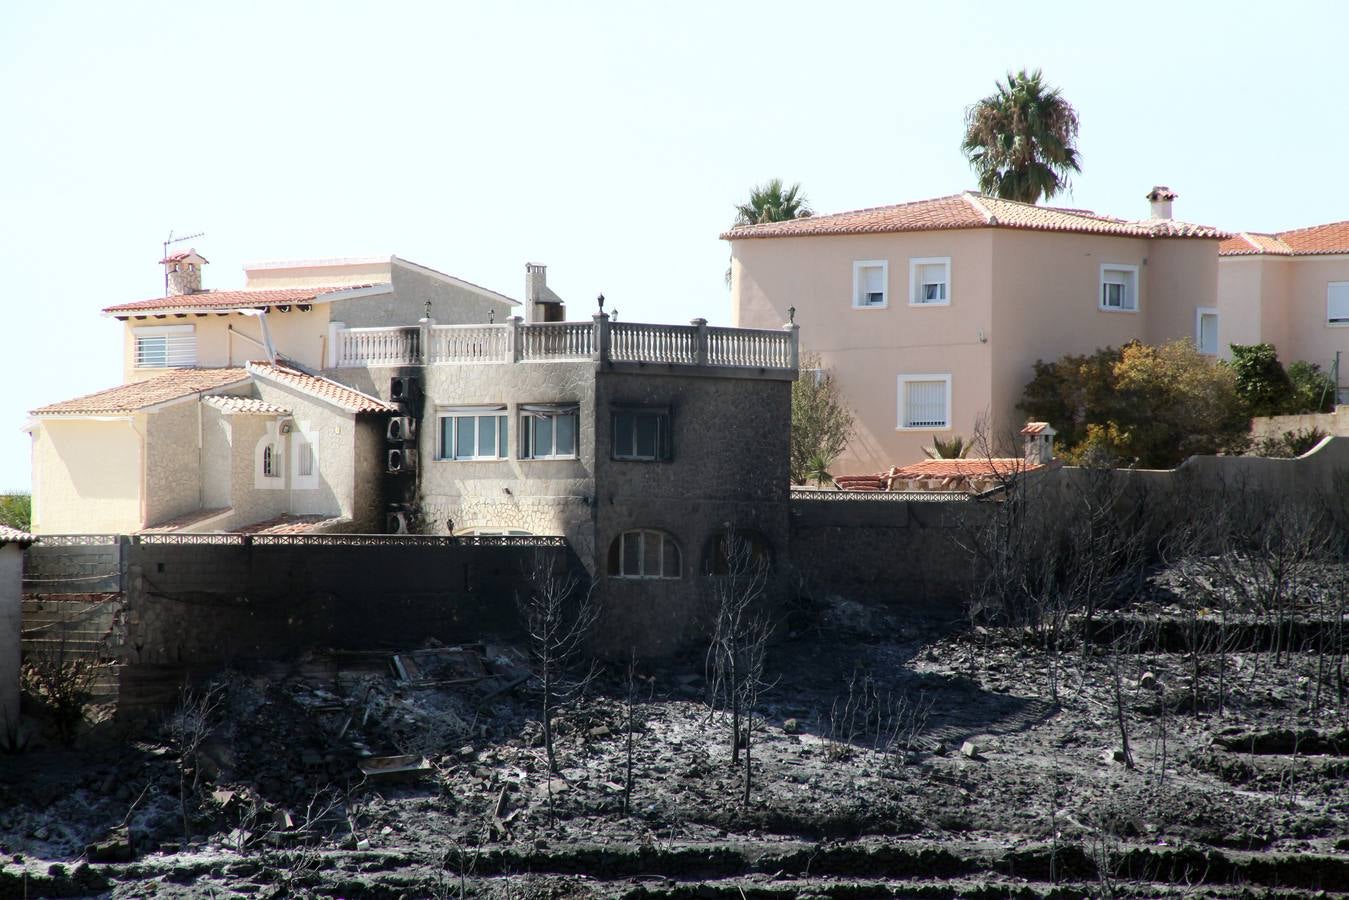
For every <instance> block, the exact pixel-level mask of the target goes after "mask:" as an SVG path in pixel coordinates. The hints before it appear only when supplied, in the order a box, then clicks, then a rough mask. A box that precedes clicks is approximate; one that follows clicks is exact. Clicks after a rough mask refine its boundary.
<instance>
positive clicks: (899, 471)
mask: <svg viewBox="0 0 1349 900" xmlns="http://www.w3.org/2000/svg"><path fill="white" fill-rule="evenodd" d="M1043 468H1044V464H1043V463H1032V464H1030V465H1027V464H1026V461H1025V460H1024V459H1020V458H1019V457H1003V458H993V459H983V458H977V459H925V460H923V461H922V462H916V463H910V464H909V465H907V466H899V467H897V468H895V469H893V470H892V472H893V473H894V474H893V476H892V477H896V478H970V477H974V478H991V477H994V476H998V477H1006V476H1008V475H1015V474H1017V473H1018V472H1033V471H1035V470H1036V469H1043Z"/></svg>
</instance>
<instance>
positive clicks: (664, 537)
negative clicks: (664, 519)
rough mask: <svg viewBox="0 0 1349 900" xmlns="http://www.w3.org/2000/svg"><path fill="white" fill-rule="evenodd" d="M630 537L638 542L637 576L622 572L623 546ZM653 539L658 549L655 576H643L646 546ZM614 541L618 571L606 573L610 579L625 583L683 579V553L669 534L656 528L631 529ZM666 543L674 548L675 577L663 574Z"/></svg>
mask: <svg viewBox="0 0 1349 900" xmlns="http://www.w3.org/2000/svg"><path fill="white" fill-rule="evenodd" d="M631 536H635V537H636V538H637V539H638V540H639V541H640V543H639V544H638V545H637V574H635V575H629V574H627V573H626V572H624V571H623V560H624V558H625V556H626V554H624V552H623V550H624V545H625V544H626V543H627V540H628V538H629V537H631ZM653 539H654V540H655V541H656V546H657V547H659V548H660V549H659V559H658V560H657V563H656V572H657V574H655V575H646V574H643V572H644V571H645V569H646V551H647V545H648V544H650V543H651V541H652V540H653ZM614 541H616V542H617V543H618V571H617V572H608V573H607V574H608V576H609V577H610V578H622V579H624V580H626V581H679V580H680V579H682V578H683V577H684V551H683V549H682V548H681V547H680V546H679V543H678V542H677V541H676V540H675V539H674V537H673V536H672V535H670V534H669V533H667V532H664V531H660V530H659V529H656V528H632V529H629V530H627V531H625V532H623V533H622V534H620V535H619V536H618V537H616V538H614ZM666 542H669V544H670V546H671V547H673V548H674V552H675V559H676V562H677V563H678V565H677V566H676V569H677V571H678V574H677V575H666V574H665V545H666Z"/></svg>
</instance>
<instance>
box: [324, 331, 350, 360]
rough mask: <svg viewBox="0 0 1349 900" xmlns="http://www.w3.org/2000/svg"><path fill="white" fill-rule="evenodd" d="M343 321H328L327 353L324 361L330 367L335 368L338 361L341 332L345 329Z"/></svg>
mask: <svg viewBox="0 0 1349 900" xmlns="http://www.w3.org/2000/svg"><path fill="white" fill-rule="evenodd" d="M346 329H347V324H346V323H345V322H329V323H328V353H327V357H328V358H327V359H326V360H325V361H324V362H325V364H326V365H327V366H328V368H330V369H336V368H337V366H338V363H339V361H340V348H341V346H342V332H343V331H346Z"/></svg>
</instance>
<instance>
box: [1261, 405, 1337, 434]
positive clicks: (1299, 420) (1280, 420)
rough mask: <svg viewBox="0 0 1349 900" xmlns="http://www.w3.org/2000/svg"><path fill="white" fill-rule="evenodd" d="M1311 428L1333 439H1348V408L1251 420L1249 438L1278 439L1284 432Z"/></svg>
mask: <svg viewBox="0 0 1349 900" xmlns="http://www.w3.org/2000/svg"><path fill="white" fill-rule="evenodd" d="M1311 428H1319V429H1321V430H1322V431H1324V432H1325V433H1326V434H1329V435H1332V436H1334V437H1349V406H1337V407H1335V410H1334V412H1328V413H1308V414H1306V415H1301V416H1265V417H1262V418H1259V419H1251V437H1252V438H1254V439H1255V440H1257V441H1258V440H1260V439H1261V438H1266V437H1278V436H1279V435H1281V434H1283V433H1284V432H1285V431H1305V430H1307V429H1311Z"/></svg>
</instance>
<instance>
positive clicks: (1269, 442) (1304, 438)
mask: <svg viewBox="0 0 1349 900" xmlns="http://www.w3.org/2000/svg"><path fill="white" fill-rule="evenodd" d="M1325 437H1326V432H1324V431H1322V430H1321V429H1319V428H1301V429H1298V430H1297V431H1285V432H1283V433H1282V434H1278V435H1273V436H1270V437H1263V438H1261V439H1260V440H1258V441H1256V443H1255V447H1254V449H1253V450H1252V451H1251V452H1252V453H1254V454H1255V455H1256V456H1272V457H1277V458H1280V459H1293V458H1295V457H1298V456H1301V455H1302V454H1304V453H1306V452H1307V451H1308V450H1310V449H1312V448H1313V447H1315V446H1316V445H1317V444H1319V443H1321V441H1323V440H1324V439H1325Z"/></svg>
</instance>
